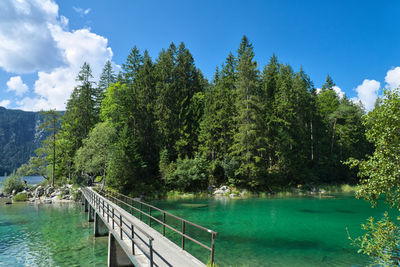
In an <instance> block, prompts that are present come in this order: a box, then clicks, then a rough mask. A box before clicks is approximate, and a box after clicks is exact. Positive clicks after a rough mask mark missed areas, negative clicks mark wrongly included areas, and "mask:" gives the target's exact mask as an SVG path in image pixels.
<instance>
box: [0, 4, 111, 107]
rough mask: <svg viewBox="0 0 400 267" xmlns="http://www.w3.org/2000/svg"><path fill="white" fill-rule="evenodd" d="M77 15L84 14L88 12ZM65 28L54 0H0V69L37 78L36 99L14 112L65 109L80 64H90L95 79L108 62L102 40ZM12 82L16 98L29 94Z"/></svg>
mask: <svg viewBox="0 0 400 267" xmlns="http://www.w3.org/2000/svg"><path fill="white" fill-rule="evenodd" d="M81 12H82V14H84V15H86V14H88V13H89V12H90V9H85V10H83V9H81ZM68 23H69V22H68V18H66V17H64V16H61V15H59V14H58V5H57V4H56V3H55V2H54V0H18V1H17V0H0V68H3V69H4V70H6V71H7V72H13V73H19V74H20V73H28V72H37V75H38V79H37V80H36V81H35V83H34V86H33V91H34V95H33V96H30V97H25V98H23V99H22V100H21V99H19V100H17V101H16V103H17V104H18V105H19V106H18V108H21V109H24V110H40V109H50V108H56V109H58V110H63V109H65V103H66V101H67V99H68V98H69V97H70V95H71V92H72V90H73V88H74V87H75V86H76V81H75V78H76V76H77V74H78V72H79V70H80V67H81V66H82V65H83V63H84V62H88V63H89V64H90V66H91V67H92V70H93V76H94V80H97V79H98V77H99V75H100V73H101V70H102V68H103V66H104V64H105V62H106V61H107V60H111V59H112V56H113V53H112V50H111V48H110V47H108V40H107V39H106V38H104V37H103V36H100V35H97V34H95V33H92V32H91V31H90V29H78V30H75V31H69V30H68ZM114 65H115V64H114ZM16 77H19V76H16ZM16 79H17V78H16ZM19 79H20V80H21V78H19ZM10 80H11V79H10ZM13 82H14V83H15V82H17V80H14V81H13ZM14 83H13V84H11V85H13V86H9V88H8V90H12V91H15V92H16V94H17V96H21V95H22V94H23V93H24V92H26V91H27V90H28V87H27V86H26V85H25V84H23V82H22V80H21V82H20V84H19V85H20V86H17V84H16V85H15V86H14Z"/></svg>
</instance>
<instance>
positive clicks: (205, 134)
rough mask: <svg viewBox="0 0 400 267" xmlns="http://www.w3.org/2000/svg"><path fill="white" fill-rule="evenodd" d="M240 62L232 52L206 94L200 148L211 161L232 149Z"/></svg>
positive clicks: (221, 157) (220, 158)
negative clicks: (237, 67)
mask: <svg viewBox="0 0 400 267" xmlns="http://www.w3.org/2000/svg"><path fill="white" fill-rule="evenodd" d="M236 65H237V63H236V59H235V57H234V56H233V54H232V53H230V54H229V56H228V57H227V59H226V61H225V64H224V65H223V66H222V70H221V72H220V71H219V70H218V68H217V70H216V72H215V78H214V82H213V84H212V86H211V88H210V90H208V91H207V92H206V94H205V107H204V116H203V119H202V122H201V124H200V136H199V141H200V143H201V144H200V148H199V150H200V151H201V153H202V154H203V155H204V156H205V157H206V158H208V159H210V160H211V161H219V162H221V161H223V160H224V159H225V158H227V157H228V158H229V152H230V151H229V149H230V147H231V146H232V144H233V135H234V129H235V124H234V116H235V89H236V84H235V83H236ZM214 163H215V164H218V162H214Z"/></svg>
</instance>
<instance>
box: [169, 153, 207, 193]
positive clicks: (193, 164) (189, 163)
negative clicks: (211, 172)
mask: <svg viewBox="0 0 400 267" xmlns="http://www.w3.org/2000/svg"><path fill="white" fill-rule="evenodd" d="M167 182H168V184H169V185H170V187H171V188H174V189H175V188H177V189H179V190H183V191H199V190H204V189H206V188H207V185H208V164H207V161H206V160H205V159H203V158H201V157H195V158H194V159H188V158H186V159H178V160H177V161H176V170H175V172H174V175H173V176H172V177H167Z"/></svg>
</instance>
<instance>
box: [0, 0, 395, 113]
mask: <svg viewBox="0 0 400 267" xmlns="http://www.w3.org/2000/svg"><path fill="white" fill-rule="evenodd" d="M399 10H400V2H398V1H380V2H378V1H306V0H304V1H228V0H227V1H218V0H214V1H188V0H186V1H136V0H132V1H99V0H97V1H92V0H90V1H89V0H87V1H81V0H68V1H53V0H30V1H28V0H20V1H13V0H2V1H1V3H0V105H2V106H7V107H8V108H21V109H24V110H39V109H48V108H57V109H63V108H64V106H65V102H66V99H67V98H68V97H69V95H70V93H71V91H72V89H73V87H74V85H75V77H76V74H77V71H79V66H80V65H82V63H83V61H88V62H89V63H90V64H91V65H92V67H93V69H94V74H95V75H98V73H99V72H100V71H101V68H102V66H103V65H104V62H105V61H106V60H107V59H110V60H112V62H113V63H114V65H115V66H116V68H117V66H118V65H121V64H122V63H123V62H124V61H125V58H126V56H127V55H128V53H129V51H130V49H131V48H132V47H133V46H134V45H136V46H137V47H138V48H139V49H140V50H144V49H147V50H149V52H150V55H151V56H152V57H153V58H156V57H157V55H158V53H159V52H160V50H161V49H162V48H167V47H168V45H169V44H170V43H171V42H175V43H180V42H184V43H185V44H186V46H187V47H188V48H189V49H190V51H191V52H192V54H193V55H194V58H195V63H196V65H197V67H199V68H200V69H201V70H202V71H203V73H204V74H205V76H206V77H207V78H209V79H211V78H212V76H213V74H214V71H215V68H216V66H219V65H220V64H221V63H223V62H224V60H225V57H226V56H227V55H228V53H229V52H230V51H233V52H234V51H236V50H237V48H238V45H239V42H240V39H241V37H242V36H243V35H244V34H245V35H246V36H247V37H248V38H249V39H250V40H251V42H252V43H253V45H254V49H255V54H256V60H257V62H258V64H259V68H260V69H262V68H263V67H264V65H265V64H266V63H267V62H268V60H269V58H270V57H271V55H272V54H273V53H275V54H276V55H277V56H278V59H279V60H280V61H281V62H284V63H289V64H290V65H292V67H293V68H294V69H295V70H298V69H299V67H300V66H303V68H304V69H305V71H306V72H307V73H308V74H309V75H310V77H311V79H312V80H313V81H314V84H315V87H316V88H318V87H320V86H321V85H322V84H323V82H324V80H325V77H326V75H327V74H330V75H331V76H332V77H333V79H334V81H335V83H336V84H337V88H336V90H337V92H338V93H339V94H342V93H343V92H345V93H346V95H347V96H348V97H350V98H353V100H354V101H358V100H361V101H362V102H363V103H364V105H365V106H366V108H367V109H370V108H371V106H372V105H373V102H374V101H375V98H376V96H377V94H378V92H379V90H380V89H381V88H383V87H387V88H394V87H397V86H398V85H399V84H400V67H399V66H400V50H399V49H398V47H399V44H400V35H399V34H398V31H399V30H398V29H400V27H399V26H400V25H399V24H400V23H399V20H398V19H397V17H398V12H399Z"/></svg>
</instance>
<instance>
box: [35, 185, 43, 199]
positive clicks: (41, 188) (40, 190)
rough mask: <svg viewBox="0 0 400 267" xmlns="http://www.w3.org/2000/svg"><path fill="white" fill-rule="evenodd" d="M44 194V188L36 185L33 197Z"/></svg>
mask: <svg viewBox="0 0 400 267" xmlns="http://www.w3.org/2000/svg"><path fill="white" fill-rule="evenodd" d="M43 194H44V188H43V187H42V186H38V187H37V188H36V190H35V197H41V196H43Z"/></svg>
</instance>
